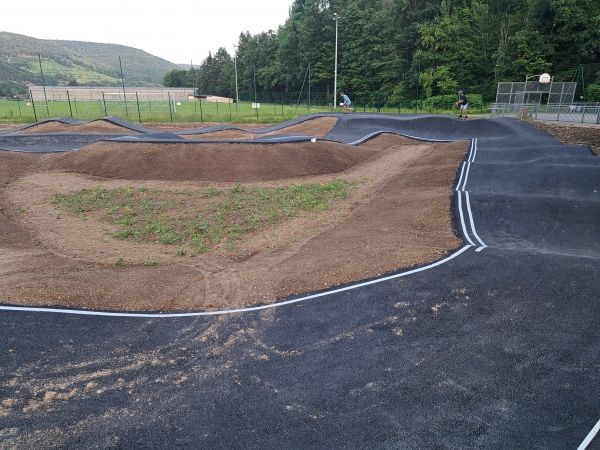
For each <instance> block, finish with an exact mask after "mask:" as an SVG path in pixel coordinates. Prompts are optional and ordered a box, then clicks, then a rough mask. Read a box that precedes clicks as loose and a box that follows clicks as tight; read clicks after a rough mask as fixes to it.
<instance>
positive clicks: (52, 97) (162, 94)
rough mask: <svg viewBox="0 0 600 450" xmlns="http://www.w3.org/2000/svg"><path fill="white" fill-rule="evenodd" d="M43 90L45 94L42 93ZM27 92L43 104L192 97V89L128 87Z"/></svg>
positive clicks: (54, 88) (33, 88) (31, 89)
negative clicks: (69, 101) (47, 102)
mask: <svg viewBox="0 0 600 450" xmlns="http://www.w3.org/2000/svg"><path fill="white" fill-rule="evenodd" d="M44 90H45V93H44ZM29 92H30V94H31V99H32V100H33V101H35V102H43V101H45V99H48V101H49V102H66V101H68V100H71V101H78V102H86V101H87V102H93V101H105V102H109V101H123V100H124V98H126V99H127V101H132V102H134V101H136V100H139V101H169V100H171V101H176V102H185V101H190V100H189V98H190V96H192V97H193V96H194V89H192V88H164V87H158V88H147V87H129V86H125V93H124V94H123V89H122V88H119V87H113V86H94V87H91V86H46V87H45V89H44V87H43V86H30V87H29ZM211 101H214V100H211Z"/></svg>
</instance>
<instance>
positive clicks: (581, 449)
mask: <svg viewBox="0 0 600 450" xmlns="http://www.w3.org/2000/svg"><path fill="white" fill-rule="evenodd" d="M598 431H600V420H599V421H598V423H597V424H596V426H595V427H594V428H592V431H590V432H589V433H588V435H587V436H586V438H585V439H584V440H583V442H582V443H581V445H580V446H579V447H577V450H585V449H586V448H587V446H588V445H590V442H592V439H594V437H595V436H596V434H598Z"/></svg>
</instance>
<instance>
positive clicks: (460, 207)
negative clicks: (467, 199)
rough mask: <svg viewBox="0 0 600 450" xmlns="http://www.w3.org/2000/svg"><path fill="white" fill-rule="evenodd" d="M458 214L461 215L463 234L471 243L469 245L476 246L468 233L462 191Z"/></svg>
mask: <svg viewBox="0 0 600 450" xmlns="http://www.w3.org/2000/svg"><path fill="white" fill-rule="evenodd" d="M458 212H459V213H460V223H461V225H462V229H463V234H464V235H465V237H466V238H467V241H469V244H471V245H473V246H475V244H474V243H473V241H472V240H471V238H470V237H469V233H467V227H466V225H465V218H464V216H463V211H462V194H461V192H460V191H459V192H458Z"/></svg>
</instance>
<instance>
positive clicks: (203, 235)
mask: <svg viewBox="0 0 600 450" xmlns="http://www.w3.org/2000/svg"><path fill="white" fill-rule="evenodd" d="M362 182H364V181H361V182H349V181H346V180H335V181H332V182H330V183H322V184H320V183H307V184H293V185H287V186H278V187H260V186H255V187H248V186H245V185H243V184H239V183H238V184H236V185H235V186H233V187H231V188H229V189H224V190H219V189H215V188H208V189H204V190H201V191H168V190H159V189H148V188H139V189H134V188H118V189H107V188H105V187H103V186H96V187H94V188H91V189H82V190H80V191H78V192H75V193H73V194H68V195H61V194H56V195H54V197H53V199H52V204H53V205H54V206H55V207H57V208H59V209H60V210H61V211H64V212H66V213H69V214H73V215H81V214H83V213H84V214H85V215H86V216H87V217H93V218H96V219H97V220H100V221H104V222H107V223H112V224H113V225H116V226H117V228H118V231H117V232H116V233H114V234H113V235H112V236H113V238H115V239H122V240H130V241H133V242H143V243H158V244H166V245H177V246H180V247H181V248H182V250H179V251H178V252H177V254H178V255H181V256H183V255H185V254H191V255H193V254H198V253H205V252H210V251H211V250H212V249H213V248H214V247H215V246H216V245H218V244H219V243H223V244H224V247H225V248H226V249H227V250H229V251H232V250H235V249H236V247H237V244H239V243H240V242H241V241H243V239H244V238H245V236H246V235H247V234H249V233H251V232H253V231H255V230H259V229H262V228H264V227H277V226H278V225H280V224H281V223H284V222H287V221H289V220H291V219H293V218H295V217H298V215H299V214H308V215H309V216H317V215H319V214H322V213H323V212H325V211H327V210H328V209H329V208H331V206H332V205H334V204H335V203H336V202H339V201H343V200H344V199H346V197H347V196H348V193H349V192H350V191H351V190H353V189H355V188H356V187H357V186H358V184H360V183H362ZM185 249H188V250H189V251H188V250H185Z"/></svg>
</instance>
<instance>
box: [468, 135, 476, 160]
mask: <svg viewBox="0 0 600 450" xmlns="http://www.w3.org/2000/svg"><path fill="white" fill-rule="evenodd" d="M474 144H475V140H474V139H471V147H470V148H469V157H468V158H467V161H469V162H471V161H472V159H471V158H472V156H473V146H474Z"/></svg>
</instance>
